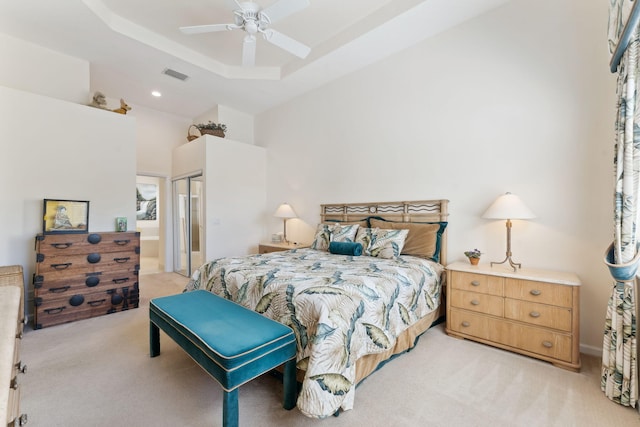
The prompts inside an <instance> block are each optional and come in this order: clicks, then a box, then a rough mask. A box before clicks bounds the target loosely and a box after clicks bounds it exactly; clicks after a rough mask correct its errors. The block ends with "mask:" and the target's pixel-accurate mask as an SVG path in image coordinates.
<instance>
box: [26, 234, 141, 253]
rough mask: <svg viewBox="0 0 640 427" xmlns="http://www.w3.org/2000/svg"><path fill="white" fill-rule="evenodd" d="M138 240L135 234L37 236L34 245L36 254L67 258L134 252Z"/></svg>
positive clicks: (137, 245) (138, 243)
mask: <svg viewBox="0 0 640 427" xmlns="http://www.w3.org/2000/svg"><path fill="white" fill-rule="evenodd" d="M139 239H140V237H139V235H138V233H136V232H134V233H130V232H129V233H118V232H110V233H90V234H39V235H38V236H37V237H36V244H37V252H38V253H41V254H46V255H49V256H52V255H55V256H69V255H79V254H80V255H81V254H86V253H90V252H102V253H105V252H121V251H126V250H132V251H135V250H136V248H137V247H139V246H140V240H139ZM138 250H139V249H138Z"/></svg>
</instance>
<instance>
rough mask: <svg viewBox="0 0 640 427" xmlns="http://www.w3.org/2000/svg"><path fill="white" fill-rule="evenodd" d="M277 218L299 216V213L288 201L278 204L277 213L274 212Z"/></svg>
mask: <svg viewBox="0 0 640 427" xmlns="http://www.w3.org/2000/svg"><path fill="white" fill-rule="evenodd" d="M273 216H275V217H276V218H297V217H298V215H296V213H295V212H294V210H293V208H292V207H291V206H290V205H289V204H288V203H283V204H281V205H280V206H278V209H276V213H274V214H273Z"/></svg>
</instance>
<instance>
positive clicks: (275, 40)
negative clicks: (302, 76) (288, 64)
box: [180, 0, 311, 66]
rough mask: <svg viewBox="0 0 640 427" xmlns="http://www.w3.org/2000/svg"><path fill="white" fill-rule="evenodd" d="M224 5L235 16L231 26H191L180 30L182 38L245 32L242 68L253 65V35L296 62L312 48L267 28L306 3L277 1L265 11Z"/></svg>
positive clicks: (233, 1) (232, 1)
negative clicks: (204, 34)
mask: <svg viewBox="0 0 640 427" xmlns="http://www.w3.org/2000/svg"><path fill="white" fill-rule="evenodd" d="M227 4H228V5H229V6H230V7H231V8H233V14H234V15H235V16H234V23H233V24H209V25H194V26H189V27H180V31H182V32H183V33H185V34H201V33H209V32H214V31H228V30H237V29H242V30H244V31H245V32H246V33H247V35H246V36H244V42H243V44H242V65H244V66H253V65H255V59H256V34H258V33H260V34H262V37H263V38H264V39H265V40H266V41H268V42H269V43H272V44H274V45H276V46H278V47H279V48H281V49H284V50H286V51H287V52H289V53H291V54H293V55H295V56H297V57H299V58H302V59H304V58H306V57H307V55H308V54H309V52H310V51H311V48H309V47H308V46H306V45H304V44H302V43H300V42H299V41H297V40H294V39H292V38H291V37H289V36H286V35H284V34H282V33H280V32H278V31H276V30H274V29H272V28H269V26H270V25H271V24H272V23H274V22H276V21H278V20H280V19H282V18H284V17H286V16H289V15H291V14H293V13H295V12H298V11H300V10H302V9H304V8H306V7H307V6H309V0H279V1H277V2H275V3H274V4H272V5H271V6H268V7H266V8H264V9H262V8H261V7H260V6H259V5H258V4H256V3H254V2H252V1H238V0H227Z"/></svg>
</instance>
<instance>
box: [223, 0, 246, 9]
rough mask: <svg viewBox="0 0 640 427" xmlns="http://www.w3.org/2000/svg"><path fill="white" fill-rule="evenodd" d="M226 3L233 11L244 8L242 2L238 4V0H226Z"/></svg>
mask: <svg viewBox="0 0 640 427" xmlns="http://www.w3.org/2000/svg"><path fill="white" fill-rule="evenodd" d="M225 3H226V4H227V7H228V8H229V9H231V10H236V9H242V7H241V6H240V2H238V1H237V0H225Z"/></svg>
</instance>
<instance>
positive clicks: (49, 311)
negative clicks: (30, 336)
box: [44, 306, 67, 314]
mask: <svg viewBox="0 0 640 427" xmlns="http://www.w3.org/2000/svg"><path fill="white" fill-rule="evenodd" d="M65 308H67V307H66V306H64V307H56V308H47V309H45V310H44V312H45V313H47V314H58V313H61V312H62V310H64V309H65Z"/></svg>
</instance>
